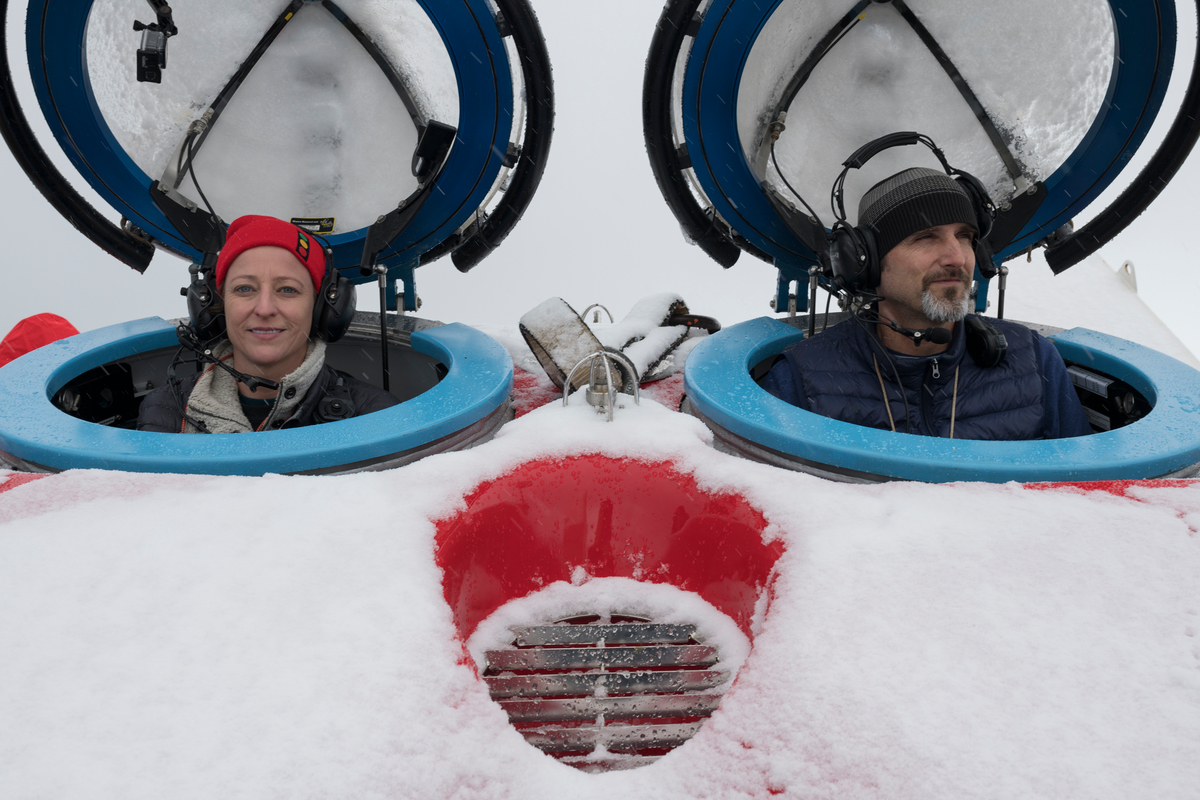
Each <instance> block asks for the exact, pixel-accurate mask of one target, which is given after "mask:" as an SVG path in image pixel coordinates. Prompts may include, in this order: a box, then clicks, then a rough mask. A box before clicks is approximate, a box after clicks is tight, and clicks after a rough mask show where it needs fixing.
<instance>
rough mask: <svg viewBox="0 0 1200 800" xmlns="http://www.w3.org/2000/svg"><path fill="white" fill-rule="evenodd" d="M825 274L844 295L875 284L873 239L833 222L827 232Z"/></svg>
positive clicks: (876, 266) (875, 268) (863, 231)
mask: <svg viewBox="0 0 1200 800" xmlns="http://www.w3.org/2000/svg"><path fill="white" fill-rule="evenodd" d="M828 241H829V248H828V254H827V258H826V260H827V263H828V266H827V267H826V274H827V276H828V277H829V278H830V279H831V280H832V281H833V282H834V283H835V284H837V285H838V286H840V287H841V288H842V289H844V290H846V291H848V292H856V291H860V290H864V289H874V288H875V287H876V286H878V285H879V264H878V259H877V258H876V257H875V237H874V236H873V235H871V232H870V231H868V230H863V229H859V228H854V227H851V226H850V225H845V224H843V223H840V222H838V223H835V224H834V226H833V230H831V231H830V232H829V239H828Z"/></svg>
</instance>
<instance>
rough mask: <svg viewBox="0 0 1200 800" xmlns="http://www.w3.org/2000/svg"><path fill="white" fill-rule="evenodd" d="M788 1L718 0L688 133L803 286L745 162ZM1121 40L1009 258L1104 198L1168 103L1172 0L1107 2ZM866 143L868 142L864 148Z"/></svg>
mask: <svg viewBox="0 0 1200 800" xmlns="http://www.w3.org/2000/svg"><path fill="white" fill-rule="evenodd" d="M781 2H782V0H772V1H771V2H761V0H713V2H712V4H711V5H710V6H709V8H708V10H707V11H706V12H705V16H704V21H703V23H702V24H701V25H700V28H699V30H698V31H697V33H696V37H695V41H694V43H693V45H692V48H691V52H690V55H689V57H688V63H687V67H686V69H685V72H684V79H683V94H682V100H681V102H682V112H683V133H684V138H685V141H686V143H687V150H688V155H689V157H690V160H691V162H692V167H693V169H694V170H695V172H696V177H697V179H698V180H699V182H700V185H701V187H702V188H703V189H704V192H705V194H706V195H707V196H708V198H709V200H710V201H711V202H712V203H713V205H714V207H715V208H716V210H717V213H719V214H720V215H721V216H722V217H723V218H724V219H725V220H726V221H727V222H728V223H729V224H730V225H731V226H732V227H733V228H734V229H735V230H737V232H738V233H739V234H741V235H742V236H743V237H745V238H746V239H747V240H748V241H749V242H750V243H751V244H753V245H755V246H756V247H758V248H760V249H761V250H763V251H765V252H767V253H768V254H770V255H771V256H772V257H773V258H774V259H775V261H776V265H777V266H779V267H780V269H781V272H782V273H783V277H784V279H787V280H797V279H800V280H803V279H804V278H805V277H806V276H805V275H804V274H803V273H802V268H803V267H804V265H807V264H810V263H813V262H814V260H815V258H814V255H813V254H812V252H811V251H810V250H809V249H808V248H807V247H805V246H804V244H803V243H802V242H801V241H800V240H799V239H798V238H797V237H796V236H795V235H794V234H792V232H791V230H789V229H788V227H787V226H786V225H785V224H784V222H783V221H782V220H781V219H780V218H779V215H778V214H777V213H776V212H775V210H774V208H773V207H772V206H771V204H770V202H769V201H768V200H767V198H766V196H765V195H764V194H763V191H762V189H761V187H760V186H759V181H758V179H757V178H755V176H754V173H753V171H752V170H751V168H750V165H749V163H748V162H747V161H746V158H745V155H744V151H743V149H742V146H741V141H740V137H739V134H738V127H737V106H738V90H739V87H740V85H741V78H742V71H743V70H744V69H745V65H746V60H747V59H748V58H749V56H750V51H751V50H752V49H753V47H754V43H755V41H756V40H757V38H758V36H759V33H760V32H761V31H762V28H763V27H764V26H765V25H766V23H767V21H768V20H769V19H770V17H771V14H772V13H774V11H775V9H776V8H777V7H778V6H779V4H780V3H781ZM1109 4H1110V6H1112V8H1113V24H1114V27H1115V32H1116V48H1115V52H1114V58H1115V61H1114V65H1113V74H1112V79H1111V82H1110V86H1109V92H1108V96H1107V98H1106V99H1105V102H1104V105H1103V107H1102V109H1101V112H1100V114H1099V115H1098V116H1097V118H1096V120H1095V121H1094V122H1093V124H1092V127H1091V128H1090V130H1089V132H1088V134H1087V135H1086V136H1085V138H1084V139H1083V141H1082V142H1081V143H1080V144H1079V146H1078V147H1077V148H1076V149H1075V151H1074V152H1073V153H1072V154H1071V156H1070V157H1069V158H1068V159H1067V160H1066V162H1065V163H1064V164H1063V165H1062V166H1061V167H1060V168H1059V169H1058V170H1057V171H1055V173H1054V174H1053V175H1051V176H1050V177H1049V178H1047V179H1046V181H1045V185H1046V188H1047V190H1048V198H1047V200H1046V201H1045V202H1044V203H1043V204H1042V207H1041V208H1040V209H1039V210H1038V212H1037V214H1035V215H1034V217H1033V219H1032V220H1031V221H1030V222H1029V224H1028V225H1027V226H1026V227H1025V228H1024V229H1023V230H1022V231H1021V233H1020V234H1019V235H1018V236H1017V237H1016V238H1015V239H1014V240H1013V242H1012V243H1010V244H1009V245H1008V246H1007V247H1005V248H1004V249H1003V250H1002V251H1001V252H1000V253H998V254H997V256H998V259H1000V260H1003V259H1006V258H1009V257H1011V256H1012V255H1014V254H1016V253H1019V252H1021V251H1023V250H1025V249H1026V248H1028V247H1029V246H1030V245H1031V244H1034V243H1035V242H1037V241H1040V240H1041V239H1042V238H1043V237H1044V236H1046V235H1047V234H1048V233H1050V232H1052V231H1054V230H1055V229H1057V228H1058V227H1060V226H1061V225H1062V224H1063V223H1065V222H1066V221H1067V220H1069V219H1070V218H1071V217H1073V216H1075V215H1076V214H1077V213H1078V212H1079V211H1080V210H1081V209H1082V208H1083V207H1084V206H1086V205H1087V204H1088V203H1090V202H1091V201H1092V200H1094V199H1095V198H1096V197H1097V196H1098V195H1099V194H1100V192H1102V191H1103V190H1104V189H1105V188H1106V187H1107V186H1108V185H1109V184H1110V183H1112V181H1113V180H1114V179H1115V178H1116V176H1117V175H1118V174H1119V173H1120V171H1121V170H1122V169H1123V168H1124V167H1125V165H1126V164H1127V163H1128V162H1129V159H1130V158H1132V156H1133V154H1134V152H1135V151H1136V150H1137V148H1138V147H1139V146H1140V145H1141V143H1142V141H1143V140H1144V139H1145V137H1146V134H1147V133H1149V131H1150V126H1151V124H1152V123H1153V122H1154V117H1155V116H1156V115H1157V113H1158V110H1159V108H1160V106H1161V105H1162V100H1163V97H1164V96H1165V95H1166V91H1167V84H1168V82H1169V81H1170V76H1171V70H1172V66H1173V63H1174V58H1175V35H1176V30H1175V29H1176V18H1175V5H1174V2H1173V0H1121V2H1120V3H1117V2H1116V0H1109ZM860 144H861V143H860Z"/></svg>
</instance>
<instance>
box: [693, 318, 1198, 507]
mask: <svg viewBox="0 0 1200 800" xmlns="http://www.w3.org/2000/svg"><path fill="white" fill-rule="evenodd" d="M803 337H804V334H803V332H802V331H799V330H797V329H796V328H793V327H791V326H790V325H788V324H787V323H785V322H782V321H780V320H777V319H772V318H770V317H760V318H758V319H753V320H749V321H746V322H742V323H739V324H737V325H733V326H731V327H729V328H726V329H724V330H722V331H721V332H720V333H717V334H715V335H714V336H711V337H709V338H708V339H706V340H705V341H702V342H701V343H700V344H699V345H697V346H696V348H695V349H694V350H693V351H692V352H691V353H690V354H689V355H688V360H687V364H686V366H685V369H684V374H685V386H686V392H687V396H688V399H689V400H690V402H691V403H692V405H693V406H694V408H695V409H696V410H697V411H698V412H699V413H700V415H701V416H702V417H703V418H705V420H706V421H707V422H709V424H710V425H715V426H718V427H719V428H722V429H724V430H727V431H729V432H730V433H732V434H734V435H736V436H739V437H742V438H743V439H746V440H749V441H750V442H753V443H755V444H757V445H760V446H762V447H765V448H769V449H771V450H774V451H776V452H778V453H781V454H783V455H785V456H788V457H790V458H792V459H795V460H797V462H808V463H811V464H816V465H828V466H831V467H834V468H836V469H838V470H843V471H853V472H858V473H863V474H866V475H875V476H882V477H883V478H892V479H897V480H911V481H924V482H928V483H949V482H954V481H982V482H987V483H1005V482H1008V481H1018V482H1021V483H1029V482H1040V481H1046V482H1067V481H1100V480H1136V479H1146V478H1158V477H1162V476H1165V475H1170V474H1172V473H1174V472H1177V471H1179V470H1182V469H1184V468H1186V467H1189V466H1191V465H1193V464H1196V463H1198V462H1200V400H1198V399H1197V398H1200V371H1197V370H1195V369H1193V368H1192V367H1190V366H1188V365H1187V364H1184V363H1182V362H1181V361H1178V360H1176V359H1174V358H1171V357H1170V356H1167V355H1164V354H1162V353H1159V352H1158V351H1156V350H1152V349H1150V348H1148V347H1144V346H1142V345H1139V344H1135V343H1134V342H1130V341H1127V340H1125V339H1119V338H1117V337H1115V336H1110V335H1108V334H1104V333H1099V332H1097V331H1093V330H1089V329H1087V328H1073V329H1071V330H1068V331H1064V332H1062V333H1058V334H1055V335H1053V336H1051V337H1049V338H1050V340H1051V341H1052V342H1054V345H1055V347H1057V348H1058V350H1059V353H1060V354H1061V355H1062V356H1063V357H1064V358H1066V359H1068V360H1070V361H1074V362H1076V363H1080V364H1085V365H1090V366H1092V367H1094V368H1095V369H1097V370H1099V371H1101V372H1104V373H1106V374H1108V375H1111V376H1113V377H1115V378H1117V379H1119V380H1122V381H1125V382H1126V383H1128V384H1130V385H1131V386H1133V387H1134V388H1135V389H1137V390H1138V391H1139V392H1141V393H1142V395H1144V396H1145V397H1146V399H1147V400H1149V401H1150V402H1151V404H1152V405H1153V410H1152V411H1151V412H1150V414H1148V415H1147V416H1146V417H1144V418H1143V419H1140V420H1138V421H1137V422H1135V423H1133V424H1132V425H1128V426H1126V427H1124V428H1118V429H1117V430H1113V431H1106V432H1103V433H1095V434H1092V435H1090V436H1081V437H1077V438H1074V439H1054V440H1042V441H1022V442H986V441H971V440H965V439H939V438H934V437H929V436H912V435H909V434H905V433H893V432H891V431H881V430H876V429H874V428H866V427H862V426H859V425H852V424H850V423H846V422H841V421H839V420H834V419H829V418H826V417H822V416H819V415H817V414H814V413H812V412H809V411H805V410H804V409H801V408H797V407H796V406H792V405H790V404H788V403H785V402H783V401H782V400H779V399H778V398H776V397H774V396H772V395H770V394H768V393H767V392H766V391H765V390H764V389H762V388H761V387H759V386H758V385H757V384H756V383H754V381H753V380H752V379H751V377H750V369H751V367H753V366H754V365H755V364H758V363H759V362H760V361H762V360H764V359H766V358H770V357H771V356H773V355H777V354H778V353H780V352H782V351H783V350H784V349H785V348H786V347H788V346H789V345H791V344H794V343H795V342H798V341H800V340H801V339H802V338H803ZM1135 364H1136V365H1137V366H1134V365H1135Z"/></svg>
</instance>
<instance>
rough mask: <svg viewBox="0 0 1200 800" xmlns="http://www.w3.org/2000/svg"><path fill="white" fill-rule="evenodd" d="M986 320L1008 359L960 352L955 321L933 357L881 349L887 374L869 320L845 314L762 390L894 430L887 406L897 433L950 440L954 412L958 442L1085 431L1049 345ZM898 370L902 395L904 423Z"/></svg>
mask: <svg viewBox="0 0 1200 800" xmlns="http://www.w3.org/2000/svg"><path fill="white" fill-rule="evenodd" d="M988 322H989V323H990V324H991V325H993V326H994V327H996V328H999V329H1000V331H1001V332H1002V333H1003V334H1004V336H1005V339H1007V341H1008V352H1007V355H1006V356H1005V358H1004V360H1003V361H1002V362H1001V363H1000V364H998V365H997V366H995V367H991V368H983V367H980V366H979V365H977V364H976V363H975V361H974V359H972V358H971V357H970V356H969V355H968V354H967V348H966V337H965V336H964V329H965V326H964V325H963V324H962V323H959V324H956V325H955V326H954V335H953V338H952V339H951V341H950V345H949V347H948V348H947V349H946V351H945V352H943V353H939V354H938V355H932V356H906V355H901V354H900V353H896V352H893V351H890V350H889V351H887V355H888V356H890V357H891V362H893V363H894V364H895V372H893V368H892V364H890V363H889V361H888V358H887V357H885V355H884V347H883V344H882V343H881V342H880V341H879V339H878V337H877V336H876V334H875V332H874V327H875V326H874V325H872V324H865V325H860V324H858V323H857V322H856V321H854V320H847V321H846V322H843V323H841V324H839V325H835V326H834V327H832V328H830V329H829V330H828V331H825V332H823V333H821V334H818V335H817V336H815V337H813V338H812V339H806V340H804V341H802V342H800V343H798V344H795V345H793V346H791V347H789V348H788V349H787V350H785V351H784V358H783V359H781V360H780V361H779V362H777V363H776V364H775V366H773V367H772V368H771V371H770V372H769V373H767V376H766V377H765V378H764V380H763V388H765V389H766V390H767V391H768V392H770V393H771V394H773V395H775V396H776V397H778V398H780V399H781V400H785V401H787V402H789V403H792V404H793V405H796V406H799V407H800V408H803V409H806V410H808V411H812V412H814V413H817V414H821V415H823V416H826V417H831V418H833V419H839V420H842V421H843V422H851V423H854V424H855V425H864V426H867V427H871V428H880V429H883V430H891V428H892V426H891V421H890V420H889V419H888V408H889V407H890V408H891V412H892V417H893V419H894V420H895V426H896V428H895V429H896V431H897V432H900V433H914V434H919V435H923V436H941V437H948V436H949V435H950V421H951V416H952V415H953V418H954V438H956V439H989V440H1005V441H1009V440H1022V439H1058V438H1065V437H1070V436H1082V435H1084V434H1088V433H1091V432H1092V429H1091V426H1090V425H1089V424H1088V422H1087V417H1086V416H1084V413H1083V407H1082V406H1081V405H1080V403H1079V398H1078V396H1077V395H1076V393H1075V390H1074V388H1073V387H1072V385H1071V381H1070V378H1069V376H1068V375H1067V371H1066V366H1065V365H1064V364H1063V361H1062V357H1061V356H1059V354H1058V351H1057V350H1056V349H1055V348H1054V345H1053V344H1052V343H1050V342H1049V341H1048V340H1047V339H1045V338H1044V337H1043V336H1041V335H1040V334H1038V333H1037V332H1035V331H1032V330H1030V329H1029V328H1026V327H1025V326H1023V325H1019V324H1017V323H1012V322H1007V321H1004V320H994V319H989V320H988ZM876 363H878V365H879V371H878V373H876V367H875V365H876ZM956 370H957V393H956V392H955V380H956ZM896 373H898V374H899V380H900V384H902V386H903V392H904V395H903V397H904V398H907V400H908V419H907V422H906V420H905V404H904V399H903V398H902V397H901V390H900V387H899V386H898V385H897V381H896V377H897V375H896ZM881 378H882V382H883V386H882V387H881V386H880V379H881ZM885 390H886V394H887V404H886V405H885V404H884V399H883V398H884V392H885Z"/></svg>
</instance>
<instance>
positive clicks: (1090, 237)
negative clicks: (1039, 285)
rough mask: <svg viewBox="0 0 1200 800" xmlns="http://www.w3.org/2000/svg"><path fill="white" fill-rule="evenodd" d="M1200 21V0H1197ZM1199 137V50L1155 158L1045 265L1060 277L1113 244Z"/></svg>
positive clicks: (1058, 245) (1054, 248)
mask: <svg viewBox="0 0 1200 800" xmlns="http://www.w3.org/2000/svg"><path fill="white" fill-rule="evenodd" d="M1196 15H1197V19H1198V20H1200V0H1197V1H1196ZM1197 138H1200V48H1198V49H1197V52H1196V55H1195V57H1194V58H1193V60H1192V77H1191V80H1190V81H1189V82H1188V88H1187V92H1186V93H1185V94H1184V97H1183V103H1182V104H1181V105H1180V107H1179V113H1178V114H1177V115H1176V116H1175V121H1174V122H1173V123H1172V124H1171V129H1170V130H1169V131H1168V132H1167V135H1166V137H1165V138H1164V139H1163V142H1162V144H1161V145H1160V146H1159V148H1158V150H1157V151H1156V152H1155V153H1154V156H1153V158H1151V159H1150V161H1149V163H1147V164H1146V166H1145V167H1144V168H1143V169H1142V171H1141V173H1139V174H1138V176H1137V178H1135V179H1134V181H1133V183H1131V184H1129V186H1127V187H1126V188H1125V191H1123V192H1121V195H1120V196H1119V197H1118V198H1117V199H1116V200H1114V201H1113V202H1112V205H1110V206H1109V207H1108V208H1106V209H1104V211H1102V212H1100V213H1099V214H1097V215H1096V217H1095V218H1094V219H1092V221H1091V222H1089V223H1088V224H1086V225H1084V226H1083V227H1082V228H1080V229H1079V230H1078V231H1076V232H1075V233H1073V234H1071V235H1069V236H1067V237H1065V238H1063V239H1060V240H1058V241H1056V242H1054V243H1052V244H1051V245H1049V246H1048V247H1047V248H1046V263H1047V264H1049V265H1050V269H1051V270H1053V271H1054V273H1055V274H1056V275H1057V274H1058V273H1060V272H1064V271H1066V270H1067V269H1070V268H1071V267H1073V266H1075V265H1076V264H1078V263H1079V262H1080V261H1083V260H1084V259H1085V258H1087V257H1088V256H1090V255H1091V254H1092V253H1094V252H1096V251H1097V250H1099V249H1100V248H1101V247H1103V246H1104V245H1106V244H1108V243H1109V242H1110V241H1112V239H1113V238H1115V237H1116V236H1117V234H1119V233H1120V232H1121V231H1123V230H1125V228H1126V227H1128V226H1129V224H1130V223H1131V222H1133V221H1134V219H1136V218H1137V216H1138V215H1139V214H1141V213H1142V212H1143V211H1145V210H1146V208H1147V206H1149V205H1150V204H1151V203H1152V202H1154V200H1155V199H1156V198H1157V197H1158V195H1159V193H1160V192H1161V191H1162V190H1163V189H1165V188H1166V186H1167V184H1168V183H1170V181H1171V178H1173V177H1175V173H1176V172H1178V171H1179V168H1180V167H1182V166H1183V162H1184V161H1186V160H1187V157H1188V154H1189V153H1191V151H1192V148H1193V147H1195V145H1196V140H1197Z"/></svg>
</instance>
